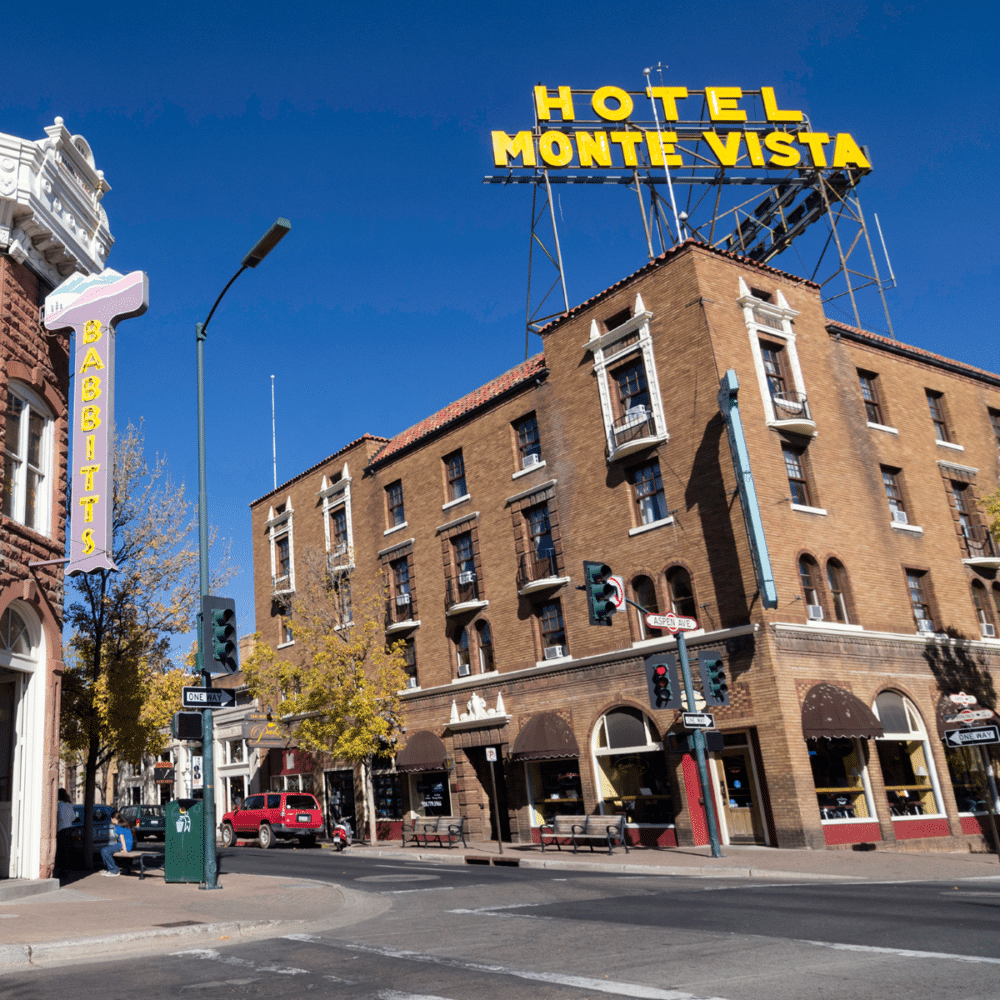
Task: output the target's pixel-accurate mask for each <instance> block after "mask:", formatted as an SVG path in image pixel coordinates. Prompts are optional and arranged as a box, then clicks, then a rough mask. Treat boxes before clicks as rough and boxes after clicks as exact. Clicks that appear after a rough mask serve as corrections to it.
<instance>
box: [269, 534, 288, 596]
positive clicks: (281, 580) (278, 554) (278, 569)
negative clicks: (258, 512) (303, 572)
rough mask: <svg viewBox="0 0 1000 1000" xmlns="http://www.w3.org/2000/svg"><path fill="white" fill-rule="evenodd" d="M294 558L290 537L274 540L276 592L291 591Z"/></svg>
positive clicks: (279, 537)
mask: <svg viewBox="0 0 1000 1000" xmlns="http://www.w3.org/2000/svg"><path fill="white" fill-rule="evenodd" d="M291 574H292V558H291V546H290V544H289V539H288V535H287V534H286V535H279V536H278V537H277V538H275V540H274V587H273V589H274V590H276V591H284V590H291V589H292V586H291Z"/></svg>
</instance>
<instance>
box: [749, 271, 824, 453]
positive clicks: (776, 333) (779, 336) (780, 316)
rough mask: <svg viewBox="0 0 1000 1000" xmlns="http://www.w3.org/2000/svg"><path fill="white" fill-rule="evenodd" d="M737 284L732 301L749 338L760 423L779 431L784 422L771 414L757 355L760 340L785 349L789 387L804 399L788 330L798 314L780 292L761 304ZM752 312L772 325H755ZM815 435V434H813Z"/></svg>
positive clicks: (792, 336) (792, 337) (761, 361)
mask: <svg viewBox="0 0 1000 1000" xmlns="http://www.w3.org/2000/svg"><path fill="white" fill-rule="evenodd" d="M739 282H740V297H739V298H738V299H737V300H736V301H737V302H738V303H739V304H740V305H741V306H742V307H743V321H744V322H745V323H746V328H747V331H748V332H749V334H750V351H751V352H752V354H753V366H754V371H755V372H756V374H757V384H758V386H759V387H760V398H761V403H762V404H763V406H764V420H765V422H766V423H767V426H768V427H781V426H782V425H783V424H784V423H785V421H783V420H779V419H778V417H777V415H776V414H775V412H774V404H773V403H772V402H771V391H770V389H768V387H767V372H766V371H765V370H764V356H763V355H762V354H761V351H760V338H761V337H764V338H765V339H770V340H777V341H780V342H781V343H783V344H784V346H785V356H786V358H787V359H788V368H789V371H790V372H791V375H792V387H793V389H794V391H795V392H797V393H800V394H801V395H803V396H805V397H806V398H807V399H808V396H809V394H808V393H807V392H806V384H805V380H804V379H803V378H802V367H801V365H800V364H799V352H798V351H797V350H796V347H795V331H794V330H793V329H792V320H793V319H795V317H796V316H798V312H797V311H796V310H795V309H792V308H791V307H790V306H789V305H788V301H787V300H786V299H785V296H784V295H783V294H782V292H781V289H780V288H779V289H777V290H776V291H775V293H774V294H775V299H776V300H777V301H776V302H764V301H763V300H762V299H758V298H756V297H755V296H754V295H752V294H751V292H750V288H749V286H748V285H747V283H746V282H745V281H744V280H743V278H742V276H741V277H740V279H739ZM754 310H757V312H758V314H759V313H768V314H770V315H771V316H772V317H773V318H774V321H775V325H773V326H771V325H766V324H763V323H760V322H758V320H757V319H756V317H755V316H754ZM813 433H814V434H815V431H813Z"/></svg>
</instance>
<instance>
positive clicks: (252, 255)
mask: <svg viewBox="0 0 1000 1000" xmlns="http://www.w3.org/2000/svg"><path fill="white" fill-rule="evenodd" d="M291 228H292V224H291V223H290V222H289V221H288V219H278V221H277V222H275V223H274V225H273V226H271V228H270V229H269V230H268V231H267V232H266V233H264V235H263V236H262V237H261V238H260V239H259V240H258V241H257V243H256V244H255V245H254V247H253V249H252V250H251V251H250V252H249V253H248V254H247V255H246V256H245V257H244V258H243V262H242V264H241V265H240V269H239V270H238V271H237V272H236V273H235V274H234V275H233V276H232V277H231V278H230V279H229V283H228V284H227V285H226V287H225V288H223V289H222V291H221V292H220V293H219V297H218V298H217V299H216V300H215V305H213V306H212V308H211V310H210V311H209V313H208V318H207V319H206V320H205V322H204V323H196V324H195V328H194V329H195V336H196V338H197V343H198V582H199V585H200V591H201V596H202V597H208V592H209V576H208V489H207V485H206V482H205V478H206V477H205V337H206V333H205V330H206V329H207V328H208V324H209V323H210V322H211V320H212V316H213V315H214V314H215V310H216V309H217V308H218V306H219V303H220V302H221V301H222V297H223V296H224V295H225V294H226V292H228V291H229V289H230V288H231V287H232V284H233V282H234V281H235V280H236V279H237V278H238V277H239V276H240V275H241V274H242V273H243V272H244V271H245V270H246V269H247V268H248V267H256V266H257V265H258V264H259V263H260V262H261V261H262V260H263V259H264V258H265V257H266V256H267V255H268V254H269V253H270V252H271V251H272V250H273V249H274V248H275V247H276V246H277V245H278V243H279V242H280V241H281V239H282V238H283V237H284V236H286V235H287V234H288V231H289V230H290V229H291ZM201 619H202V616H201V608H200V607H199V609H198V653H197V657H198V660H197V662H198V669H199V670H200V671H201V675H202V678H203V683H204V686H205V687H206V688H210V687H211V686H212V675H211V674H210V673H209V664H207V663H205V662H203V657H202V630H203V628H204V624H203V622H202V620H201ZM213 740H214V733H213V731H212V710H211V709H210V708H206V709H205V710H204V711H203V712H202V757H203V760H202V788H203V793H202V816H203V819H204V823H205V881H204V882H202V883H201V885H200V886H199V888H201V889H221V888H222V886H220V885H219V884H218V881H217V880H216V874H217V872H218V864H217V862H216V860H215V753H214V747H213Z"/></svg>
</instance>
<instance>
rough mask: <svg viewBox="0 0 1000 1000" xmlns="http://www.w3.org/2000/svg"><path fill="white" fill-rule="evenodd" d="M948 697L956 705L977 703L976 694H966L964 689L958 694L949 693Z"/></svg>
mask: <svg viewBox="0 0 1000 1000" xmlns="http://www.w3.org/2000/svg"><path fill="white" fill-rule="evenodd" d="M948 699H949V700H950V701H953V702H954V703H955V704H956V705H975V703H976V696H975V695H974V694H966V693H965V692H964V691H959V692H958V694H950V695H948Z"/></svg>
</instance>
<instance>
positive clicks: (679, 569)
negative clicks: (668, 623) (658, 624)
mask: <svg viewBox="0 0 1000 1000" xmlns="http://www.w3.org/2000/svg"><path fill="white" fill-rule="evenodd" d="M667 586H668V587H669V588H670V608H671V610H672V611H673V612H674V614H675V615H680V616H681V617H682V618H697V617H698V615H697V614H696V612H697V610H698V609H697V607H696V605H695V600H694V589H693V588H692V587H691V575H690V574H689V573H688V571H687V570H686V569H684V567H683V566H674V567H673V569H671V570H670V571H669V572H668V573H667Z"/></svg>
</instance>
